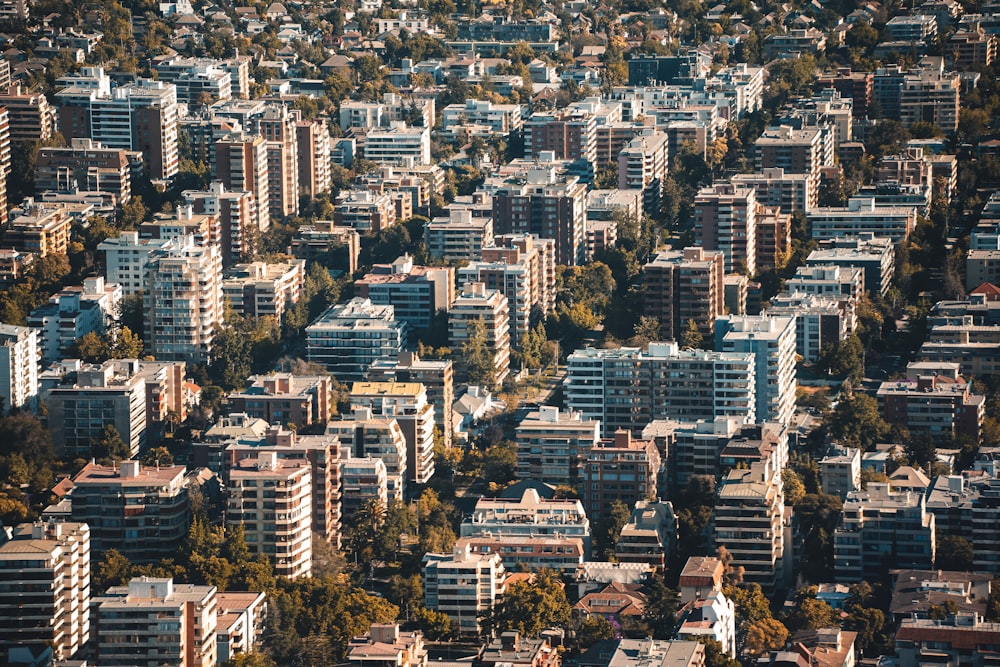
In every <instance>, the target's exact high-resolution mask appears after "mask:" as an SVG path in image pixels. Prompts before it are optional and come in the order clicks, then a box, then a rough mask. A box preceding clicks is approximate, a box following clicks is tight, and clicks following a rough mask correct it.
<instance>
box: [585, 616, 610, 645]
mask: <svg viewBox="0 0 1000 667" xmlns="http://www.w3.org/2000/svg"><path fill="white" fill-rule="evenodd" d="M614 636H615V629H614V628H613V627H611V623H610V622H609V621H608V619H606V618H604V617H603V616H587V617H586V618H585V619H583V620H582V621H581V622H580V627H579V628H578V629H577V631H576V641H577V644H579V646H580V648H581V649H587V648H590V647H591V646H592V645H594V644H596V643H597V642H599V641H603V640H605V639H613V638H614Z"/></svg>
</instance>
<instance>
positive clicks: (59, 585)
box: [0, 522, 90, 660]
mask: <svg viewBox="0 0 1000 667" xmlns="http://www.w3.org/2000/svg"><path fill="white" fill-rule="evenodd" d="M0 623H2V624H3V628H4V630H3V632H2V633H0V660H7V659H8V658H9V657H13V656H9V655H8V654H9V652H10V651H11V650H12V649H15V648H20V649H23V648H27V649H31V650H32V651H33V652H34V653H35V655H39V654H41V653H44V650H45V649H46V648H48V647H51V650H52V655H51V657H52V658H54V659H55V660H68V659H70V658H72V657H73V656H74V655H75V654H76V653H77V652H78V651H80V650H81V649H82V648H84V647H85V646H86V645H87V642H88V641H89V640H90V529H89V528H88V527H87V524H85V523H70V522H66V523H57V522H51V523H48V524H45V523H22V524H21V525H19V526H17V527H16V528H15V529H14V533H13V535H12V537H11V539H10V540H9V541H7V542H5V543H4V544H3V545H0Z"/></svg>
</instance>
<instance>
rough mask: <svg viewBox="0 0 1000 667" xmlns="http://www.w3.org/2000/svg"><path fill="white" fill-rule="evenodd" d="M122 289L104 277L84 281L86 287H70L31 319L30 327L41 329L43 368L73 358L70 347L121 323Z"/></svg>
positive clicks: (34, 311) (51, 299) (30, 317)
mask: <svg viewBox="0 0 1000 667" xmlns="http://www.w3.org/2000/svg"><path fill="white" fill-rule="evenodd" d="M121 301H122V288H121V287H120V286H119V285H115V284H114V283H105V282H104V278H103V277H102V276H94V277H90V278H84V280H83V285H82V286H80V287H78V286H72V287H66V288H64V289H63V290H62V291H61V292H58V293H57V294H54V295H53V296H51V297H49V302H48V303H46V304H44V305H42V306H39V307H38V308H35V309H34V310H33V311H31V313H30V314H29V315H28V326H29V327H32V328H33V329H38V330H39V333H40V334H41V335H40V340H39V344H40V345H39V347H40V348H41V350H40V351H41V358H42V364H43V365H45V366H47V365H49V364H51V363H52V362H54V361H59V360H61V359H62V358H64V357H66V356H69V355H68V352H69V349H70V346H72V345H73V343H74V342H76V341H77V340H79V339H81V338H83V337H84V336H86V335H87V334H89V333H95V334H98V335H101V334H104V333H106V332H107V331H108V328H109V327H110V326H111V325H112V323H113V322H114V321H116V320H117V319H118V313H119V312H120V309H121Z"/></svg>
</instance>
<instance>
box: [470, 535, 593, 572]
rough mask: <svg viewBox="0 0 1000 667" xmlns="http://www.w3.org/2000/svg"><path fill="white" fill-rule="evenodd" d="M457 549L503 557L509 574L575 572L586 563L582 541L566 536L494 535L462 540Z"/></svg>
mask: <svg viewBox="0 0 1000 667" xmlns="http://www.w3.org/2000/svg"><path fill="white" fill-rule="evenodd" d="M455 548H456V549H466V548H468V549H471V550H472V551H474V552H476V553H496V554H500V558H501V559H502V560H503V565H504V567H505V568H506V569H507V570H512V571H513V570H524V569H527V570H529V571H531V570H535V571H537V570H541V569H547V570H556V571H558V572H572V571H574V570H576V568H577V567H579V566H580V565H581V564H582V563H583V562H584V558H585V556H584V545H583V540H581V539H580V538H579V537H567V536H564V535H493V534H490V533H482V534H480V535H472V536H469V537H460V538H458V541H457V542H456V543H455Z"/></svg>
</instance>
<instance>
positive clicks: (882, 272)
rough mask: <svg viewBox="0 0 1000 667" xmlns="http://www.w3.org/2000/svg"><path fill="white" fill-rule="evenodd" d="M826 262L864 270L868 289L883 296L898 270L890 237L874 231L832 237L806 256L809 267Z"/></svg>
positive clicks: (829, 264) (825, 263)
mask: <svg viewBox="0 0 1000 667" xmlns="http://www.w3.org/2000/svg"><path fill="white" fill-rule="evenodd" d="M823 265H826V266H840V267H857V268H861V269H863V270H864V284H865V289H866V290H868V292H869V293H871V294H881V295H883V296H884V295H885V294H886V292H888V290H889V287H890V286H891V285H892V278H893V275H894V273H895V270H896V252H895V246H894V244H893V242H892V240H891V239H888V238H883V237H878V236H875V235H874V234H871V233H868V234H861V235H858V236H845V237H839V238H831V239H828V240H825V241H821V242H820V244H819V246H818V247H817V248H816V250H813V251H812V252H810V253H809V256H808V257H807V258H806V266H823Z"/></svg>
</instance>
